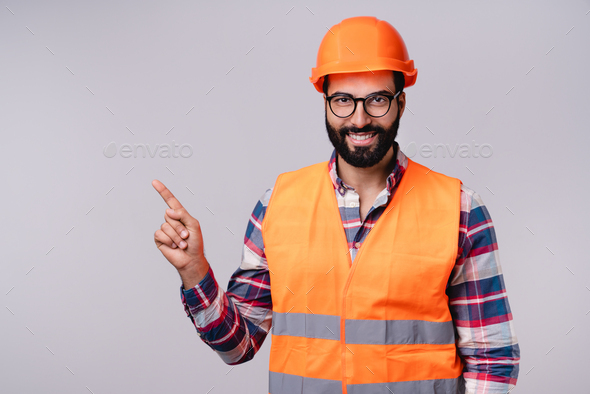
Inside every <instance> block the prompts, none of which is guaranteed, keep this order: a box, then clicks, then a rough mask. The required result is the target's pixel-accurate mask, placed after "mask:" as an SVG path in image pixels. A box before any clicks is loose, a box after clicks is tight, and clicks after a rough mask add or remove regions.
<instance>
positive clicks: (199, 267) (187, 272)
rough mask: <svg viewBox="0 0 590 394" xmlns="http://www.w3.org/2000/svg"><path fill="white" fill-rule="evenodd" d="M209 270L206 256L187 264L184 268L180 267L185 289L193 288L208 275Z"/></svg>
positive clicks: (179, 270)
mask: <svg viewBox="0 0 590 394" xmlns="http://www.w3.org/2000/svg"><path fill="white" fill-rule="evenodd" d="M208 271H209V263H208V262H207V259H205V257H203V258H202V259H199V260H195V261H194V262H191V263H189V264H187V265H186V266H185V267H184V268H182V269H178V273H179V274H180V278H181V279H182V284H183V286H184V290H188V289H191V288H193V287H195V286H196V285H198V284H199V283H200V282H201V281H202V280H203V278H204V277H205V276H206V275H207V272H208Z"/></svg>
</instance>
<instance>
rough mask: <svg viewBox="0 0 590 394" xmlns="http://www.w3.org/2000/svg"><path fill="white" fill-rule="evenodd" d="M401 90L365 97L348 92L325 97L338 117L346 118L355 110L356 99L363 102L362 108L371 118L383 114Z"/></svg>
mask: <svg viewBox="0 0 590 394" xmlns="http://www.w3.org/2000/svg"><path fill="white" fill-rule="evenodd" d="M400 93H401V91H399V92H397V93H396V94H395V95H391V94H382V93H373V94H370V95H368V96H367V97H364V98H363V97H359V98H354V97H352V95H350V94H335V95H333V96H330V97H326V100H328V104H329V105H330V109H331V110H332V113H333V114H334V115H336V116H337V117H339V118H348V117H349V116H350V115H352V114H353V113H354V111H356V104H357V101H362V102H363V108H364V109H365V112H366V113H367V114H368V115H369V116H372V117H373V118H380V117H382V116H385V115H386V114H387V113H388V112H389V108H391V102H392V101H393V100H394V99H395V98H396V97H397V96H399V94H400Z"/></svg>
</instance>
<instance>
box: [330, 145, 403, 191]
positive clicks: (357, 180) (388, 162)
mask: <svg viewBox="0 0 590 394" xmlns="http://www.w3.org/2000/svg"><path fill="white" fill-rule="evenodd" d="M396 156H397V150H396V149H395V144H394V146H392V147H391V148H390V149H389V150H388V151H387V153H386V154H385V157H383V159H382V160H381V161H380V162H379V163H377V164H375V165H374V166H373V167H367V168H359V167H354V166H351V165H350V164H348V163H347V162H345V161H344V160H342V158H340V155H338V154H337V155H336V170H337V173H338V176H339V177H340V179H342V181H343V182H344V183H346V184H347V185H350V186H352V187H354V188H355V190H356V191H357V192H358V193H359V194H360V193H362V192H365V191H375V190H378V191H380V190H383V188H385V187H386V185H387V177H388V176H389V174H391V171H393V169H394V167H395V162H396Z"/></svg>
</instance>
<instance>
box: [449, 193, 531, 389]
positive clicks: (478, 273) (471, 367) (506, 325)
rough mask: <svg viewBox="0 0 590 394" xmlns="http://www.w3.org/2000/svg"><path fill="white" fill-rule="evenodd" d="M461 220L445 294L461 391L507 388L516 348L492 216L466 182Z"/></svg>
mask: <svg viewBox="0 0 590 394" xmlns="http://www.w3.org/2000/svg"><path fill="white" fill-rule="evenodd" d="M460 223H461V224H460V232H459V245H460V247H459V251H458V256H457V262H456V264H455V268H454V270H453V272H452V274H451V277H450V279H449V285H448V287H447V294H448V296H449V307H450V310H451V315H452V317H453V320H454V323H455V327H456V329H457V334H458V341H457V348H458V351H459V354H460V356H461V357H462V359H463V360H464V362H465V369H464V372H463V377H464V378H465V383H466V386H465V387H466V393H468V394H488V393H489V394H491V393H507V392H508V391H509V390H511V389H512V388H513V387H514V386H515V385H516V380H517V378H518V370H519V360H520V348H519V346H518V340H517V337H516V334H515V331H514V326H513V320H512V312H511V310H510V304H509V303H508V297H507V295H506V288H505V285H504V277H503V275H502V268H501V266H500V261H499V256H498V244H497V241H496V233H495V231H494V225H493V224H492V219H491V218H490V215H489V212H488V210H487V208H486V207H485V205H484V203H483V201H482V199H481V197H480V196H479V195H478V194H477V193H475V192H474V191H473V190H471V189H469V188H467V187H465V186H462V193H461V220H460Z"/></svg>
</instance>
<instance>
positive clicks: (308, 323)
mask: <svg viewBox="0 0 590 394" xmlns="http://www.w3.org/2000/svg"><path fill="white" fill-rule="evenodd" d="M272 333H273V334H274V335H290V336H293V337H305V338H318V339H334V340H337V341H339V340H340V316H330V315H314V314H311V313H309V314H307V313H277V312H274V311H273V313H272Z"/></svg>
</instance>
